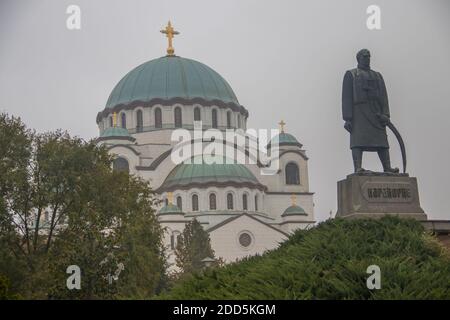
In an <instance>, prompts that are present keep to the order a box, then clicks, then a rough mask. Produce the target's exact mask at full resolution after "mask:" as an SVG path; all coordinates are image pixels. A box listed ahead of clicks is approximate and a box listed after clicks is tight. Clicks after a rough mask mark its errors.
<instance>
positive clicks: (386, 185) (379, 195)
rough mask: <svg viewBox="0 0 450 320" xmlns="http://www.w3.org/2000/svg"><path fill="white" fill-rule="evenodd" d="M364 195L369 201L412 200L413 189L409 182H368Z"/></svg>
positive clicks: (365, 184)
mask: <svg viewBox="0 0 450 320" xmlns="http://www.w3.org/2000/svg"><path fill="white" fill-rule="evenodd" d="M362 195H363V197H364V198H365V199H366V200H367V201H369V202H402V203H403V202H411V201H413V191H412V190H411V184H409V183H392V182H366V183H364V184H363V186H362Z"/></svg>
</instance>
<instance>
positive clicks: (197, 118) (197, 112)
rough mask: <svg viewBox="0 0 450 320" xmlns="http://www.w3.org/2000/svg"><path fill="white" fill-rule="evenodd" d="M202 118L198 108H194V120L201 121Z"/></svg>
mask: <svg viewBox="0 0 450 320" xmlns="http://www.w3.org/2000/svg"><path fill="white" fill-rule="evenodd" d="M201 120H202V115H201V114H200V108H199V107H196V108H195V109H194V121H201Z"/></svg>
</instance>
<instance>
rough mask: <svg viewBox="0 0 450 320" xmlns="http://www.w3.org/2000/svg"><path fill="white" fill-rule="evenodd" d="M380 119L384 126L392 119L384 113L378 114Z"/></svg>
mask: <svg viewBox="0 0 450 320" xmlns="http://www.w3.org/2000/svg"><path fill="white" fill-rule="evenodd" d="M378 119H379V120H380V123H381V125H382V126H386V125H387V124H388V123H389V122H390V121H391V120H390V119H389V118H388V117H386V116H385V115H384V114H378Z"/></svg>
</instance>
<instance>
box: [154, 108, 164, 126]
mask: <svg viewBox="0 0 450 320" xmlns="http://www.w3.org/2000/svg"><path fill="white" fill-rule="evenodd" d="M155 128H162V115H161V109H160V108H156V109H155Z"/></svg>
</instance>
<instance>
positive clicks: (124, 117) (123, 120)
mask: <svg viewBox="0 0 450 320" xmlns="http://www.w3.org/2000/svg"><path fill="white" fill-rule="evenodd" d="M120 122H121V125H122V128H125V129H126V128H127V115H126V114H125V113H122V114H121V115H120Z"/></svg>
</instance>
